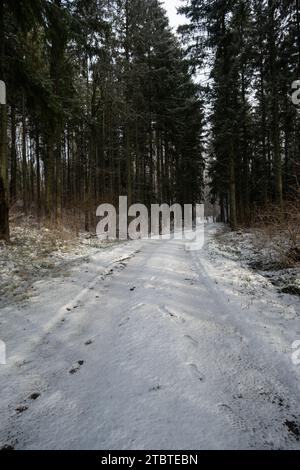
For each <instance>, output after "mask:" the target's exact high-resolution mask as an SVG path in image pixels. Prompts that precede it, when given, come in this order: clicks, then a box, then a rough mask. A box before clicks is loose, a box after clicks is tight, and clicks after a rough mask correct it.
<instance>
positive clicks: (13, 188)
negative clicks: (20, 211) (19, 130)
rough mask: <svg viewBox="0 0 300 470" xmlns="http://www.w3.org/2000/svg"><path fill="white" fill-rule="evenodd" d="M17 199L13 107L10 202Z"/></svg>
mask: <svg viewBox="0 0 300 470" xmlns="http://www.w3.org/2000/svg"><path fill="white" fill-rule="evenodd" d="M16 199H17V147H16V109H15V106H14V105H12V106H11V156H10V201H11V203H12V204H14V203H15V202H16Z"/></svg>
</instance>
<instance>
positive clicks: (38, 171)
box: [36, 132, 42, 222]
mask: <svg viewBox="0 0 300 470" xmlns="http://www.w3.org/2000/svg"><path fill="white" fill-rule="evenodd" d="M36 194H37V218H38V221H39V222H40V220H41V212H42V203H41V162H40V136H39V133H38V132H37V133H36Z"/></svg>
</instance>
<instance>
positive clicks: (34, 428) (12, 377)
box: [0, 226, 300, 450]
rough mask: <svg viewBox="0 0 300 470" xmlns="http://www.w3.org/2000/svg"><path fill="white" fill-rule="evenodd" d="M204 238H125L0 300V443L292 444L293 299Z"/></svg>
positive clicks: (295, 433) (296, 329) (298, 431)
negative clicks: (0, 344) (6, 301)
mask: <svg viewBox="0 0 300 470" xmlns="http://www.w3.org/2000/svg"><path fill="white" fill-rule="evenodd" d="M215 230H216V227H215V226H209V227H208V228H207V240H206V245H205V248H204V249H203V250H202V251H200V252H187V251H186V250H185V246H184V244H183V242H180V241H175V240H173V241H169V242H167V241H151V242H142V241H137V242H130V243H125V244H119V245H117V246H113V247H110V248H108V249H106V250H100V251H99V250H98V251H95V252H94V251H93V253H92V255H93V256H92V257H91V259H90V261H89V262H85V261H81V262H79V263H77V264H76V265H75V266H73V267H72V268H71V269H70V270H69V274H68V275H67V276H61V277H59V278H56V279H50V278H44V279H42V280H40V281H37V282H35V283H34V284H33V289H32V293H31V295H30V296H28V298H27V299H26V301H23V302H21V303H20V302H16V303H14V304H11V303H10V305H4V306H3V308H2V309H1V314H0V327H1V330H0V331H1V333H0V339H2V340H3V341H5V342H6V344H7V358H8V364H7V365H6V366H0V384H1V404H0V413H1V422H0V447H4V446H11V447H14V448H16V449H110V450H114V449H153V450H154V449H155V450H159V449H163V450H165V449H168V450H171V449H186V450H188V449H298V448H300V442H299V439H300V398H299V396H300V395H299V392H300V366H296V365H293V362H292V360H291V355H292V343H293V342H294V341H296V340H297V339H298V340H299V339H300V323H299V314H300V299H299V298H298V297H294V296H290V295H282V294H281V295H279V294H278V291H277V290H276V288H275V287H274V286H273V284H272V283H271V281H269V280H268V279H267V278H266V277H265V276H262V275H260V274H259V273H255V272H253V271H251V270H250V269H249V268H248V267H246V266H245V265H243V264H242V263H241V262H240V261H239V260H238V259H233V258H232V257H230V256H226V253H223V252H222V250H221V249H220V244H219V241H218V240H217V239H215V238H214V232H215Z"/></svg>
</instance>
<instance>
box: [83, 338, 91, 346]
mask: <svg viewBox="0 0 300 470" xmlns="http://www.w3.org/2000/svg"><path fill="white" fill-rule="evenodd" d="M91 344H93V340H92V339H89V340H88V341H86V342H85V343H84V345H85V346H90V345H91Z"/></svg>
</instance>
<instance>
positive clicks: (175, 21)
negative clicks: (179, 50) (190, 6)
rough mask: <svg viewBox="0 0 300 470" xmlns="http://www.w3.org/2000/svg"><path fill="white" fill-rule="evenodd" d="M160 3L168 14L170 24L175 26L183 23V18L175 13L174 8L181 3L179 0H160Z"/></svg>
mask: <svg viewBox="0 0 300 470" xmlns="http://www.w3.org/2000/svg"><path fill="white" fill-rule="evenodd" d="M162 3H163V4H164V7H165V9H166V10H167V13H168V15H169V18H170V24H171V26H173V27H175V28H177V27H178V26H179V25H180V24H183V23H185V18H184V17H182V16H179V15H177V12H176V8H177V7H179V6H180V4H182V3H181V1H180V0H162Z"/></svg>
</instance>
